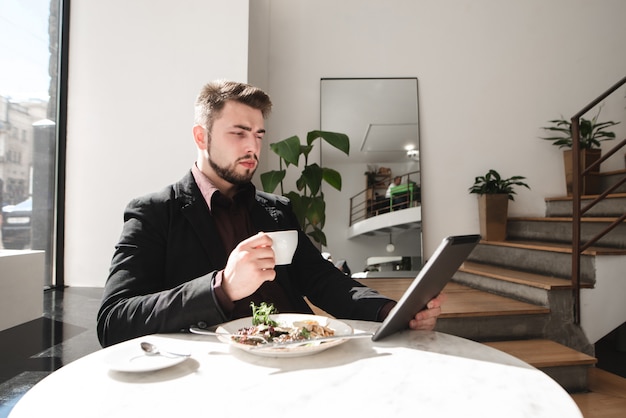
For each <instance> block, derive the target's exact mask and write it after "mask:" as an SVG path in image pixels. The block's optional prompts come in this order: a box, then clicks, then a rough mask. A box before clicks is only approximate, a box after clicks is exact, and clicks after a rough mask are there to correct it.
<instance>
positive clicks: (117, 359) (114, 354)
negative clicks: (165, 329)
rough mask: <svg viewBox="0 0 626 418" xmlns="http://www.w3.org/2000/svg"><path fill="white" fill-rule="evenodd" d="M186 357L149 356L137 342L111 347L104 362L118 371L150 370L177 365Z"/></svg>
mask: <svg viewBox="0 0 626 418" xmlns="http://www.w3.org/2000/svg"><path fill="white" fill-rule="evenodd" d="M163 349H166V347H163ZM186 358H187V357H183V356H170V355H167V356H165V355H157V356H148V355H147V354H146V353H144V351H143V350H142V349H141V347H140V346H139V343H136V344H124V345H120V346H119V347H114V348H111V352H110V353H108V354H107V356H106V357H105V358H104V362H105V363H106V364H107V366H108V367H109V369H111V370H115V371H118V372H149V371H153V370H160V369H165V368H167V367H172V366H175V365H177V364H178V363H181V362H183V361H185V359H186Z"/></svg>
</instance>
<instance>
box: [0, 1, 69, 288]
mask: <svg viewBox="0 0 626 418" xmlns="http://www.w3.org/2000/svg"><path fill="white" fill-rule="evenodd" d="M62 6H63V1H62V0H1V1H0V208H2V218H1V220H0V223H1V225H2V227H1V233H0V234H1V235H0V238H1V239H0V249H9V250H43V251H45V252H46V257H45V258H46V267H45V271H46V277H45V286H46V287H50V286H53V285H55V284H58V280H57V277H56V275H55V271H56V265H55V258H56V250H55V248H56V247H57V246H56V243H57V241H58V234H57V233H56V231H57V229H58V226H59V224H58V222H57V219H58V216H57V215H58V212H57V208H58V207H59V205H57V202H58V201H59V191H60V189H62V188H60V187H59V184H62V183H61V182H60V180H62V178H61V177H62V176H61V177H60V176H59V170H58V168H59V156H60V155H62V146H61V145H62V144H61V141H60V140H59V138H61V137H62V136H63V135H61V134H60V132H61V131H62V129H61V128H62V123H60V118H59V108H60V106H59V103H60V100H59V94H58V92H59V91H61V89H60V88H59V85H60V81H61V80H62V77H61V76H60V69H61V68H62V67H63V66H62V65H60V63H61V62H62V60H61V59H60V45H62V44H63V42H61V33H62V31H61V30H60V29H61V22H62V13H61V10H62ZM61 280H62V279H61Z"/></svg>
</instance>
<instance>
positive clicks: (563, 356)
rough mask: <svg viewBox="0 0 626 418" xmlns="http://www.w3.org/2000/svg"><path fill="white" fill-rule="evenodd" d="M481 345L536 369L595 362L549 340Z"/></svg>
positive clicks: (591, 358)
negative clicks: (502, 352) (515, 358)
mask: <svg viewBox="0 0 626 418" xmlns="http://www.w3.org/2000/svg"><path fill="white" fill-rule="evenodd" d="M483 344H485V345H488V346H489V347H493V348H495V349H497V350H500V351H504V352H505V353H508V354H510V355H512V356H515V357H517V358H519V359H520V360H523V361H525V362H526V363H528V364H530V365H531V366H534V367H536V368H538V369H541V368H545V367H563V366H580V365H593V364H596V362H597V360H596V359H595V358H594V357H591V356H589V355H587V354H585V353H581V352H579V351H576V350H572V349H571V348H569V347H566V346H564V345H561V344H559V343H556V342H554V341H551V340H543V339H534V340H519V341H495V342H483Z"/></svg>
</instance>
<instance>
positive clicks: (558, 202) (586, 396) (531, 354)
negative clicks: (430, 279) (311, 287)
mask: <svg viewBox="0 0 626 418" xmlns="http://www.w3.org/2000/svg"><path fill="white" fill-rule="evenodd" d="M624 172H626V170H621V171H618V172H617V174H618V175H623V173H624ZM611 174H612V173H609V175H608V176H607V182H610V181H611V179H610V175H611ZM591 198H592V197H591V196H584V197H583V201H586V200H589V199H591ZM583 204H584V203H583ZM546 205H547V209H546V217H542V218H537V217H533V218H510V219H509V221H508V229H507V240H506V241H503V242H489V241H482V242H481V243H480V244H479V245H478V246H477V247H476V249H475V250H474V251H473V252H472V254H471V255H470V257H469V258H468V260H467V261H466V262H465V263H464V265H463V266H462V267H461V268H460V269H459V270H458V271H457V273H456V274H455V276H454V278H453V282H452V283H450V284H449V285H448V286H447V287H446V289H445V293H446V294H447V300H446V303H445V304H444V306H443V309H442V315H441V317H440V319H439V321H438V324H437V330H438V331H441V332H445V333H448V334H452V335H458V336H461V337H464V338H468V339H472V340H475V341H478V342H482V343H484V344H487V345H490V346H492V347H494V348H497V349H499V350H501V351H504V352H507V353H509V354H511V355H513V356H516V357H518V358H520V359H522V360H524V361H526V362H527V363H529V364H531V365H533V366H535V367H537V368H538V369H540V370H542V371H544V372H545V373H546V374H548V375H549V376H551V377H552V378H553V379H554V380H556V381H557V382H558V383H559V384H561V385H562V386H563V387H564V388H565V389H566V390H567V391H568V392H569V393H571V394H572V396H573V398H574V400H575V401H576V402H577V404H578V405H579V407H580V408H581V411H582V412H583V414H584V416H585V417H594V416H622V415H623V414H624V411H625V410H626V379H623V378H621V377H619V376H616V375H612V374H610V373H607V372H604V371H602V370H599V369H596V368H595V364H596V362H597V361H596V358H595V357H594V355H595V352H594V351H595V350H594V346H593V344H591V343H590V342H589V341H588V340H587V338H586V337H585V334H584V333H583V331H582V330H581V328H580V326H578V325H576V324H575V323H574V321H573V312H574V308H573V303H574V298H573V287H572V283H571V279H570V277H571V257H572V245H571V237H572V222H571V212H572V201H571V198H567V197H559V198H550V199H546ZM624 208H626V190H617V193H615V194H613V195H611V196H610V198H609V199H607V202H605V203H603V204H602V205H601V206H599V207H596V208H594V210H593V211H592V212H590V213H588V214H587V215H586V216H587V218H585V219H583V221H582V226H581V235H582V237H583V239H585V237H589V236H594V235H595V234H596V232H597V230H598V229H601V228H603V225H606V224H607V223H610V222H613V220H614V219H616V217H618V216H619V215H621V214H622V213H623V212H624ZM611 255H617V256H624V255H626V223H623V224H620V225H619V226H618V227H617V228H615V229H613V230H612V231H611V232H610V233H609V234H608V235H607V236H606V237H604V238H603V239H601V240H600V241H599V242H598V243H596V246H594V247H592V248H589V249H588V250H586V251H585V252H584V253H583V255H582V258H581V281H582V285H581V287H582V288H584V289H593V288H594V286H595V284H596V280H601V279H602V278H601V277H596V271H595V263H596V261H597V260H596V258H597V257H599V256H611ZM622 258H623V257H622ZM622 271H626V266H624V269H623V270H622ZM411 280H412V279H411V278H407V279H404V278H396V279H389V278H381V279H361V280H360V281H361V282H363V283H364V284H366V285H367V286H370V287H372V288H374V289H377V290H379V291H380V292H381V293H383V294H385V295H387V296H389V297H392V298H399V297H400V296H401V295H402V293H403V292H404V290H405V289H406V288H407V287H408V285H409V283H410V282H411Z"/></svg>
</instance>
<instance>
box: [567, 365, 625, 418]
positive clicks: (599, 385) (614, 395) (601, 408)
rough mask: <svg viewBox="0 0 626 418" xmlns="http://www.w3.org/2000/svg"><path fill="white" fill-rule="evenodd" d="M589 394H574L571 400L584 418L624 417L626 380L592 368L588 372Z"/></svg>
mask: <svg viewBox="0 0 626 418" xmlns="http://www.w3.org/2000/svg"><path fill="white" fill-rule="evenodd" d="M588 373H589V377H588V386H589V392H587V393H575V394H573V395H572V399H574V402H576V405H578V408H579V409H580V411H581V412H582V414H583V416H584V417H585V418H608V417H615V418H618V417H620V418H621V417H623V416H624V415H626V379H624V378H623V377H621V376H617V375H614V374H612V373H609V372H607V371H605V370H602V369H598V368H597V367H592V368H590V369H589V371H588Z"/></svg>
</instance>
